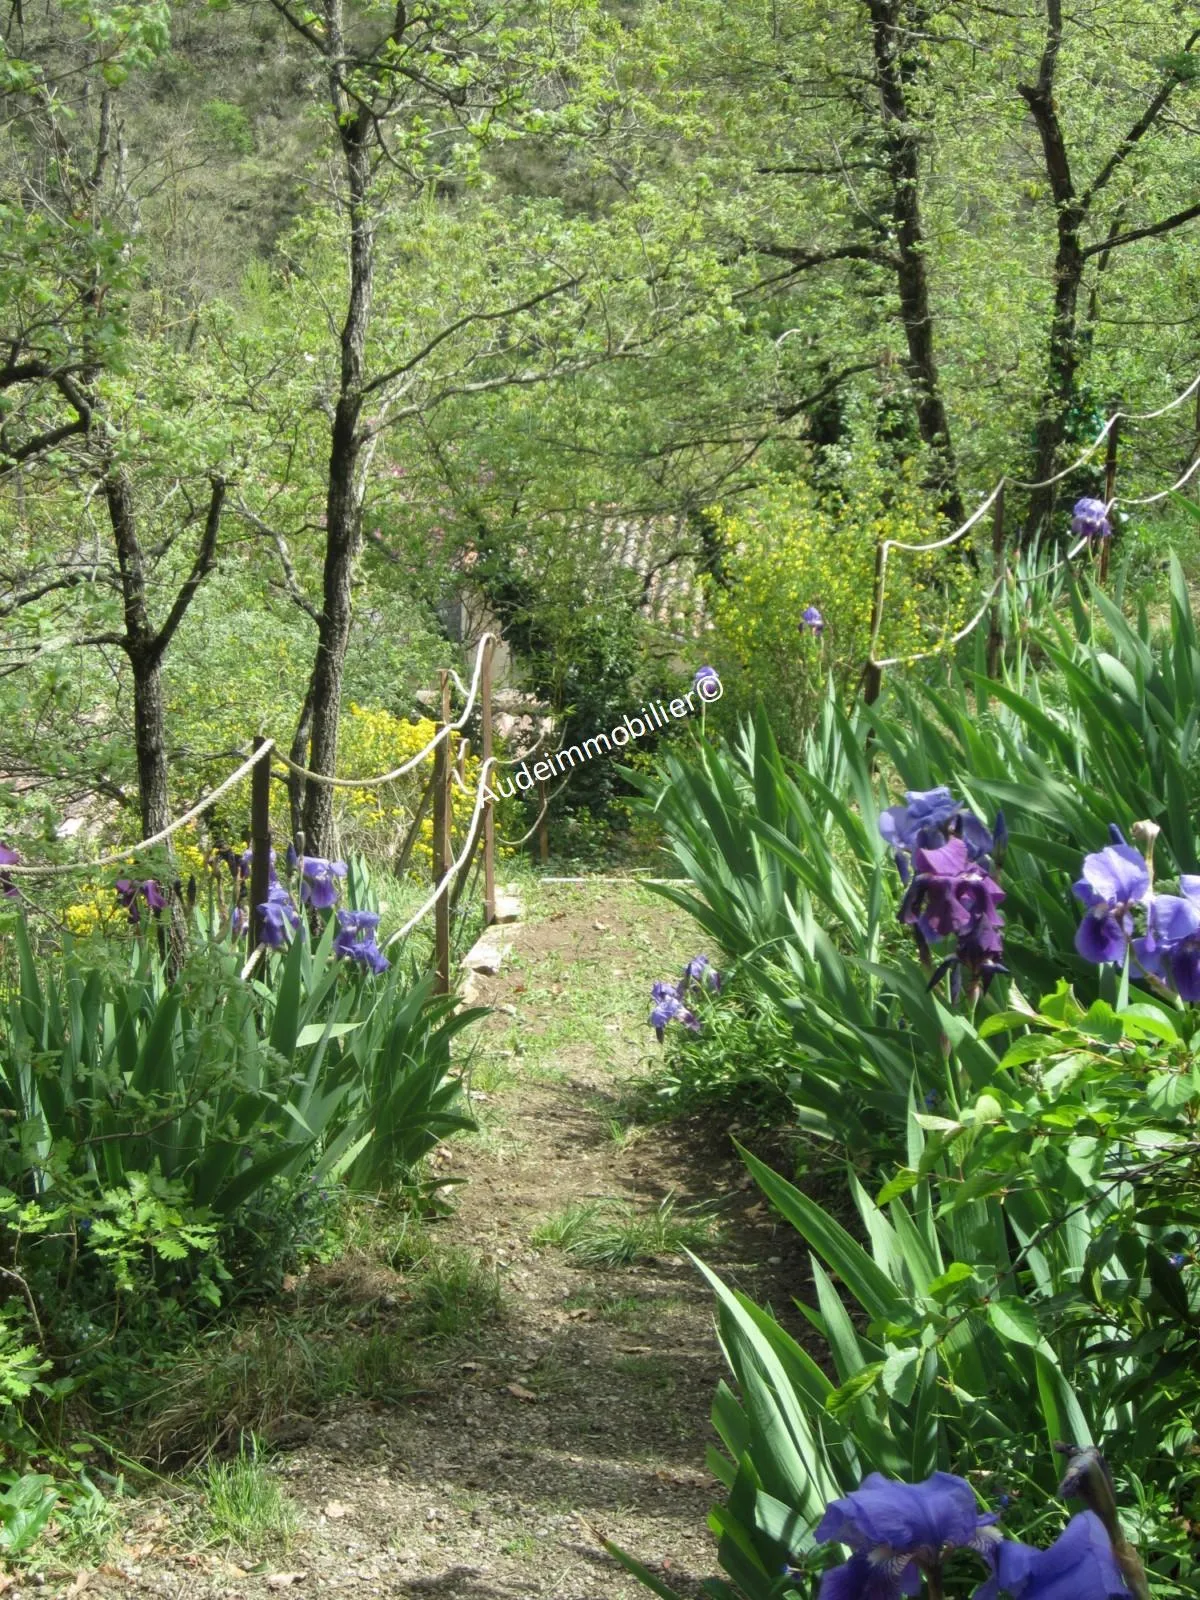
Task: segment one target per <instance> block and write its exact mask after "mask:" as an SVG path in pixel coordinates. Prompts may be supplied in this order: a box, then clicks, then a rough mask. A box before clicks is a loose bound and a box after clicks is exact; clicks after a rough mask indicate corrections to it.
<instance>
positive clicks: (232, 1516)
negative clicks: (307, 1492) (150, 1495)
mask: <svg viewBox="0 0 1200 1600" xmlns="http://www.w3.org/2000/svg"><path fill="white" fill-rule="evenodd" d="M196 1482H197V1488H198V1489H199V1491H200V1495H201V1506H200V1512H199V1517H200V1527H201V1531H202V1535H203V1537H204V1538H205V1541H206V1542H207V1543H210V1544H226V1545H230V1546H233V1547H234V1548H236V1549H238V1550H242V1551H245V1552H247V1553H253V1554H257V1553H258V1552H260V1551H266V1550H280V1551H282V1552H285V1553H286V1551H288V1550H289V1549H290V1548H291V1546H292V1544H293V1542H294V1540H295V1536H296V1534H297V1532H298V1530H299V1527H300V1513H299V1510H298V1508H297V1507H296V1506H295V1504H294V1503H293V1502H292V1501H291V1500H289V1499H288V1497H287V1495H286V1494H285V1493H284V1491H283V1489H282V1488H281V1487H280V1483H279V1480H278V1478H277V1477H276V1476H275V1475H274V1473H272V1472H271V1471H270V1470H269V1469H268V1468H267V1467H266V1466H264V1465H263V1463H262V1462H261V1461H260V1460H259V1459H258V1457H257V1456H256V1455H254V1454H253V1453H251V1454H246V1453H245V1452H242V1453H240V1454H238V1455H236V1456H234V1457H233V1459H232V1460H230V1461H209V1462H207V1463H206V1464H205V1465H204V1466H203V1467H202V1468H201V1469H200V1471H199V1472H198V1473H197V1475H196Z"/></svg>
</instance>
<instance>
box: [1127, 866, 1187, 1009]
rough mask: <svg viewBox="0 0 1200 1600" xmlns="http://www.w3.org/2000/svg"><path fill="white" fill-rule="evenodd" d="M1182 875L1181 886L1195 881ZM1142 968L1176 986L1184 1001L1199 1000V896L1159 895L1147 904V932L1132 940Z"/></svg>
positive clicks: (1134, 952)
mask: <svg viewBox="0 0 1200 1600" xmlns="http://www.w3.org/2000/svg"><path fill="white" fill-rule="evenodd" d="M1195 882H1196V880H1195V879H1194V878H1188V877H1185V878H1181V879H1180V887H1181V888H1182V887H1183V886H1184V885H1185V884H1188V883H1195ZM1133 954H1134V957H1135V959H1136V961H1137V963H1138V965H1139V966H1140V967H1141V969H1142V971H1143V972H1145V973H1148V974H1149V975H1150V976H1151V977H1152V978H1158V979H1160V980H1161V981H1162V982H1163V983H1170V984H1173V985H1174V986H1175V991H1176V993H1177V994H1178V995H1179V996H1180V997H1181V998H1182V999H1184V1000H1200V897H1196V896H1195V895H1194V894H1188V895H1174V894H1160V895H1156V896H1155V897H1154V898H1153V899H1152V900H1150V901H1148V903H1147V906H1146V931H1145V933H1144V934H1143V935H1142V937H1141V938H1140V939H1135V940H1134V941H1133Z"/></svg>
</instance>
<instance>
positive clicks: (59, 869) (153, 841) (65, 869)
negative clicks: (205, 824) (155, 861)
mask: <svg viewBox="0 0 1200 1600" xmlns="http://www.w3.org/2000/svg"><path fill="white" fill-rule="evenodd" d="M274 748H275V746H274V743H273V741H272V740H270V739H268V740H267V741H266V743H265V744H263V745H261V746H260V747H259V749H257V750H256V751H255V752H254V754H253V755H252V756H249V757H247V759H246V760H245V761H243V762H242V764H241V766H240V767H239V768H238V769H237V771H236V772H231V773H230V775H229V776H228V777H227V778H226V779H225V782H224V783H222V784H218V786H217V787H216V788H215V789H214V790H213V791H212V793H211V794H208V795H206V796H205V797H204V799H203V800H201V801H199V802H198V803H197V804H196V805H194V806H193V807H192V808H191V810H190V811H185V812H184V813H183V815H182V816H181V817H176V818H175V820H174V822H170V823H168V824H167V826H166V827H165V828H161V829H160V830H159V831H158V832H157V833H154V834H151V836H150V837H149V838H148V839H142V840H140V841H139V843H137V844H127V845H125V846H124V847H123V848H122V849H120V850H114V851H113V852H112V853H111V854H109V855H106V856H100V857H98V858H97V859H96V860H94V861H69V862H53V863H45V864H43V865H41V866H27V865H24V864H22V865H20V866H18V865H13V866H6V867H5V868H4V875H5V877H9V876H10V875H16V874H20V875H21V876H22V877H33V878H59V877H66V876H67V875H68V874H70V873H73V872H95V871H98V870H99V868H101V867H118V866H124V865H125V864H126V863H128V862H129V861H130V860H131V859H132V858H133V857H135V856H137V855H139V854H140V853H141V852H143V851H145V850H150V849H153V847H154V846H155V845H159V844H164V843H165V842H166V841H167V840H168V839H169V838H170V837H171V835H172V834H174V833H178V832H179V830H180V828H184V827H186V826H187V824H188V823H189V822H194V821H195V820H196V818H197V817H200V816H203V815H204V813H205V812H206V811H208V810H209V809H210V808H211V807H212V806H214V805H216V803H217V801H218V800H219V799H220V798H221V796H222V795H223V794H228V792H229V790H230V789H232V788H234V787H235V786H236V785H237V784H239V783H240V782H241V781H242V779H243V778H244V777H245V776H246V775H247V773H249V772H251V771H253V769H254V768H255V767H256V766H257V765H258V763H259V762H260V761H261V760H262V759H263V757H264V756H268V755H270V753H271V751H272V750H273V749H274Z"/></svg>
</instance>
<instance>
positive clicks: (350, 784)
mask: <svg viewBox="0 0 1200 1600" xmlns="http://www.w3.org/2000/svg"><path fill="white" fill-rule="evenodd" d="M495 638H496V635H495V634H494V633H484V634H482V635H481V636H480V639H479V643H478V646H477V648H476V651H475V671H474V674H473V676H472V678H471V691H470V693H469V694H467V703H466V705H465V706H464V708H463V712H462V715H461V716H460V717H459V718H458V720H457V721H456V722H446V723H443V724H442V726H441V727H440V728H439V729H438V731H437V733H436V734H435V735H434V737H433V738H432V739H431V740H430V741H429V743H428V744H427V745H426V746H425V748H424V749H423V750H418V751H417V753H416V755H415V756H412V757H410V758H409V760H407V761H406V762H404V764H403V765H402V766H399V767H394V768H393V769H392V771H391V772H381V773H380V774H379V776H378V777H376V778H333V777H330V776H329V775H328V774H326V773H323V772H312V771H310V770H309V768H308V767H302V766H301V765H300V763H299V762H297V761H293V760H292V759H291V758H290V757H289V756H285V755H284V754H283V752H282V751H280V752H279V759H280V760H281V761H282V762H283V764H284V766H285V767H286V768H287V769H288V771H289V772H290V773H293V774H294V775H295V776H296V777H298V778H303V779H304V780H305V781H306V782H310V783H323V784H325V785H326V787H327V788H330V789H375V788H378V787H379V785H380V784H384V783H395V781H396V780H397V778H403V777H404V776H405V774H406V773H409V772H411V771H412V770H413V768H414V767H418V766H420V764H421V762H422V761H424V760H425V759H426V758H427V757H428V756H431V755H432V754H433V753H434V751H435V750H436V749H437V747H438V745H440V744H441V742H442V740H443V739H446V738H448V737H449V736H450V734H452V733H458V732H459V731H461V729H462V728H464V727H465V726H466V724H467V722H468V720H469V719H470V716H471V712H472V710H473V709H474V706H475V696H476V694H477V693H478V692H479V678H480V674H481V672H482V670H483V650H484V646H485V645H486V644H487V642H488V640H489V639H493V640H494V639H495ZM450 676H451V677H452V678H453V679H454V681H455V683H457V684H458V686H459V689H460V690H461V691H462V693H464V694H466V693H467V691H466V690H465V689H463V685H462V681H461V679H460V678H459V676H458V674H457V673H456V672H454V671H453V670H450Z"/></svg>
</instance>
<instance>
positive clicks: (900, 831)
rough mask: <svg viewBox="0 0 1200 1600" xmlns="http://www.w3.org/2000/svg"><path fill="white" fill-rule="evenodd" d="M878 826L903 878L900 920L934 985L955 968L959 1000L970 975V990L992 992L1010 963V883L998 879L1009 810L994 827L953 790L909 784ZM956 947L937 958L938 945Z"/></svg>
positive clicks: (952, 979)
mask: <svg viewBox="0 0 1200 1600" xmlns="http://www.w3.org/2000/svg"><path fill="white" fill-rule="evenodd" d="M879 831H880V833H881V834H882V836H883V838H884V839H885V840H886V841H887V843H888V844H889V845H890V846H891V847H892V850H893V852H894V854H895V858H896V869H897V871H898V872H899V874H900V881H901V883H903V884H904V885H905V894H904V899H903V900H902V901H901V904H900V913H899V915H900V920H901V922H903V923H904V924H905V925H906V926H908V927H911V928H912V930H913V937H914V938H915V939H916V942H917V949H918V951H919V953H920V957H921V961H922V964H923V965H924V966H925V967H926V968H927V969H929V970H930V971H931V977H930V980H929V986H930V988H932V987H933V985H934V984H935V983H937V982H939V981H940V979H941V978H942V977H944V976H945V974H946V973H950V975H951V977H950V988H951V994H952V995H953V997H954V999H956V1000H957V999H958V997H959V995H960V994H961V992H962V988H963V980H964V974H965V975H966V981H967V986H968V989H969V992H970V993H971V994H972V995H977V994H979V993H981V992H982V993H986V992H987V988H988V985H989V984H990V983H991V981H992V979H993V978H994V977H995V976H996V974H997V973H998V972H1005V971H1007V970H1008V969H1007V968H1006V967H1005V966H1004V962H1003V955H1004V935H1003V928H1004V917H1003V914H1002V913H1001V911H1000V902H1001V901H1002V900H1003V899H1004V890H1003V889H1002V888H1001V887H1000V885H999V883H998V882H997V881H996V876H995V875H996V873H998V872H999V870H1000V867H1001V865H1002V863H1003V860H1004V852H1005V849H1006V847H1007V843H1008V831H1007V829H1006V827H1005V823H1004V813H1003V812H997V813H996V820H995V823H994V825H993V826H992V827H991V828H988V827H987V825H986V824H985V823H983V822H982V821H981V820H980V819H979V818H978V817H977V816H976V815H975V813H974V812H973V811H972V810H971V809H970V808H969V807H968V806H965V805H964V804H963V803H962V801H960V800H957V799H955V797H954V795H953V794H952V793H951V792H950V790H949V789H947V788H945V787H941V788H937V789H910V790H909V791H908V793H907V794H906V795H905V796H904V804H903V805H902V806H890V807H889V808H888V809H887V810H886V811H885V812H883V814H882V815H881V816H880V818H879ZM946 939H953V940H954V949H953V950H952V952H951V953H950V954H949V955H942V956H941V958H940V959H939V961H938V962H937V964H936V966H935V965H934V956H933V949H932V947H933V946H934V945H937V944H939V943H941V942H942V941H943V940H946Z"/></svg>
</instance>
